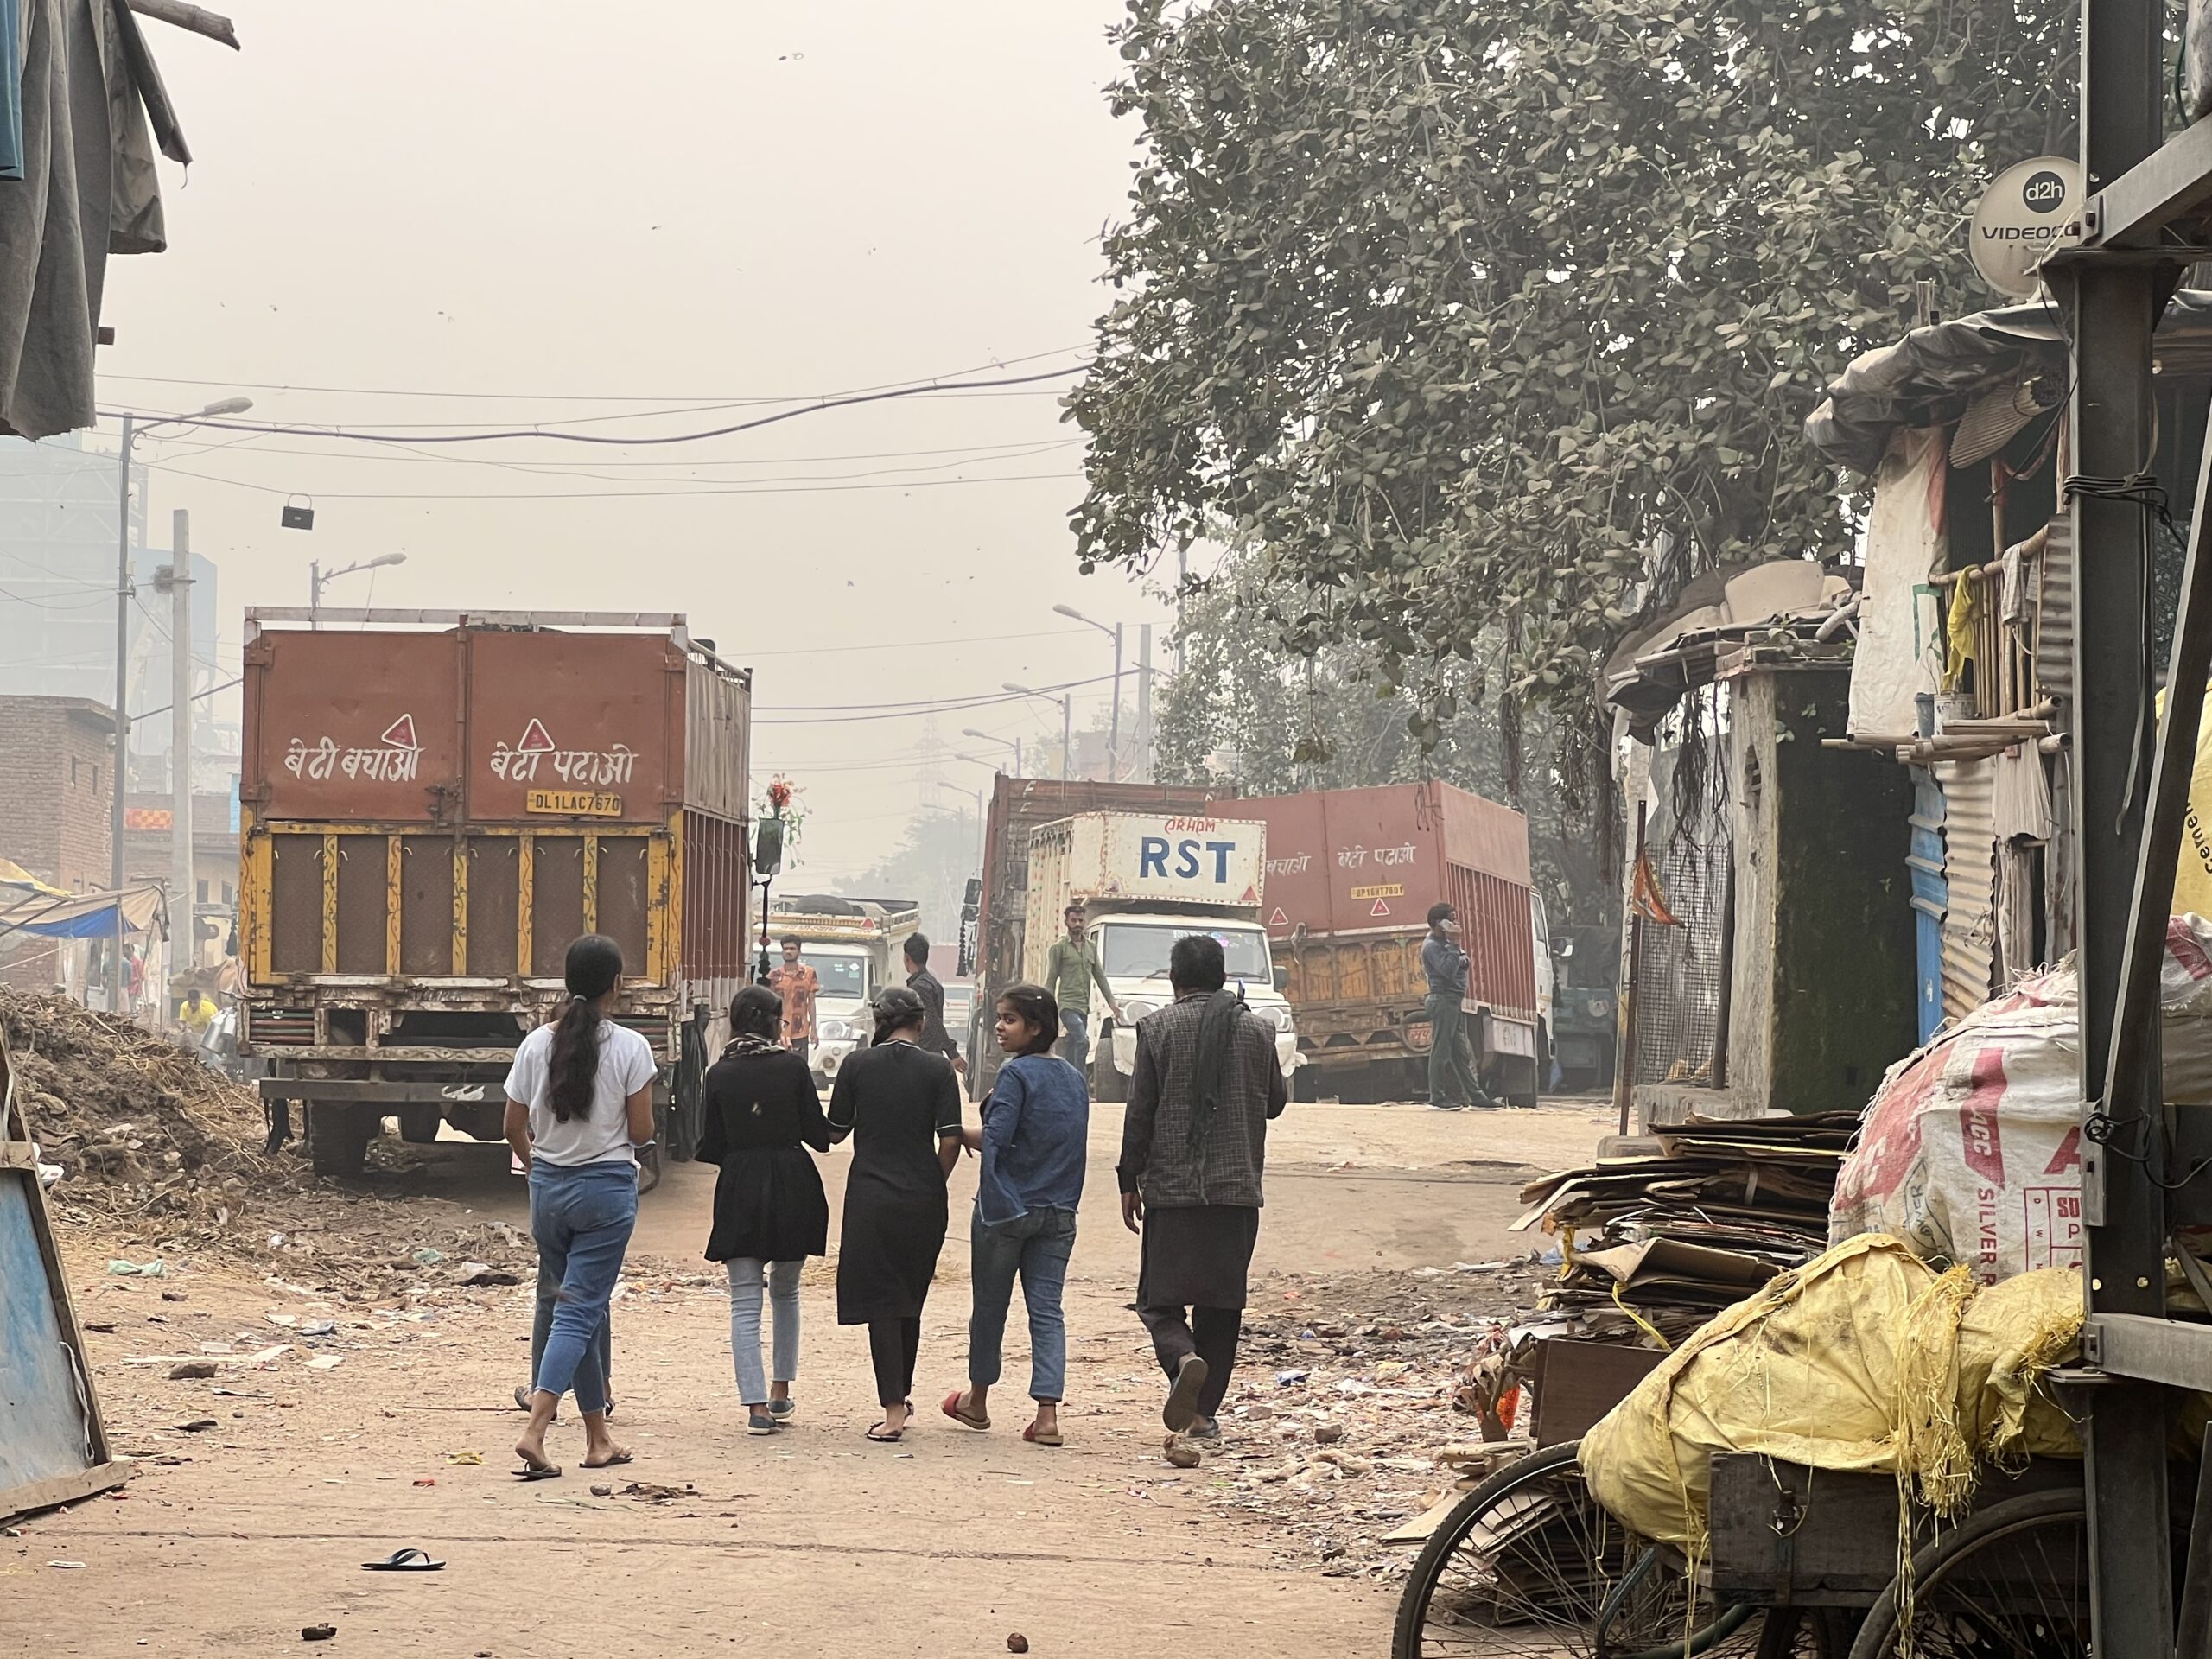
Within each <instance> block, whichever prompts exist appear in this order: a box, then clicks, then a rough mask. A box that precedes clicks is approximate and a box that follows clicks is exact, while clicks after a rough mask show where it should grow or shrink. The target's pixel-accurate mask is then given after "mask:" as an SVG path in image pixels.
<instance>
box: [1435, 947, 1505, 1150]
mask: <svg viewBox="0 0 2212 1659" xmlns="http://www.w3.org/2000/svg"><path fill="white" fill-rule="evenodd" d="M1421 971H1422V972H1423V973H1425V974H1426V975H1427V976H1428V1004H1427V1009H1428V1030H1429V1039H1428V1109H1429V1110H1431V1111H1433V1112H1456V1111H1459V1110H1461V1109H1463V1108H1465V1107H1468V1106H1481V1107H1494V1106H1496V1105H1497V1102H1496V1101H1495V1100H1493V1099H1491V1096H1490V1095H1489V1093H1488V1092H1487V1091H1486V1090H1484V1088H1483V1084H1482V1079H1481V1078H1480V1077H1478V1076H1477V1075H1476V1073H1475V1051H1474V1046H1473V1045H1472V1044H1471V1043H1470V1042H1469V1041H1468V1040H1467V1012H1466V1008H1465V1001H1466V995H1467V953H1466V952H1465V950H1461V949H1460V948H1459V912H1457V911H1456V910H1455V909H1453V907H1452V906H1451V905H1450V904H1448V903H1440V904H1434V905H1431V906H1429V907H1428V938H1427V940H1425V941H1424V942H1423V943H1422V944H1421Z"/></svg>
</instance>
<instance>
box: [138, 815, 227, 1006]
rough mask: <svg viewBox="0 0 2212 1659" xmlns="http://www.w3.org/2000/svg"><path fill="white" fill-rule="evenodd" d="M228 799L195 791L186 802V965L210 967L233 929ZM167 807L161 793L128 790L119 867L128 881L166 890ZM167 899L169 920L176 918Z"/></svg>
mask: <svg viewBox="0 0 2212 1659" xmlns="http://www.w3.org/2000/svg"><path fill="white" fill-rule="evenodd" d="M233 800H234V798H233V797H232V796H231V795H229V794H227V793H226V794H220V795H218V794H213V793H211V792H208V791H195V792H194V795H193V798H192V874H193V885H194V893H193V894H192V914H193V919H194V927H195V935H194V944H193V949H192V950H191V953H190V965H192V966H194V967H201V968H213V967H214V966H216V965H218V964H219V963H220V962H221V961H222V959H223V955H224V946H225V944H226V943H228V941H229V939H230V937H231V931H232V928H233V927H234V926H235V925H237V922H238V824H237V822H236V820H235V818H234V817H233V816H232V814H233V812H234V810H235V807H234V805H233ZM171 810H172V807H171V803H170V800H169V798H168V796H167V795H165V794H149V793H138V792H134V793H133V794H131V795H130V796H129V797H128V798H126V799H125V801H124V808H123V827H124V834H123V865H124V875H125V877H126V878H127V880H130V881H154V882H158V883H160V884H161V886H162V888H163V889H164V890H166V889H167V888H168V884H169V880H170V866H171V859H170V842H169V826H170V814H171ZM182 913H183V912H182V908H181V906H177V905H176V904H175V899H174V895H172V900H171V909H170V916H171V918H172V922H173V924H174V921H175V918H181V915H182Z"/></svg>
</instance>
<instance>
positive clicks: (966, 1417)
mask: <svg viewBox="0 0 2212 1659" xmlns="http://www.w3.org/2000/svg"><path fill="white" fill-rule="evenodd" d="M967 1397H968V1393H967V1390H966V1389H954V1390H953V1391H952V1392H951V1393H950V1394H948V1395H945V1396H944V1414H945V1415H946V1416H948V1417H950V1418H951V1419H952V1421H954V1422H956V1423H957V1424H959V1425H960V1427H963V1428H972V1429H974V1430H976V1432H977V1433H982V1432H983V1431H984V1430H985V1429H988V1427H990V1426H991V1414H990V1413H988V1412H984V1413H982V1414H980V1415H979V1414H976V1413H975V1412H971V1411H969V1410H967V1409H966V1408H964V1407H963V1406H962V1404H961V1403H960V1402H962V1401H963V1400H965V1399H966V1398H967Z"/></svg>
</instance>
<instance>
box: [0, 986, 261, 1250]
mask: <svg viewBox="0 0 2212 1659" xmlns="http://www.w3.org/2000/svg"><path fill="white" fill-rule="evenodd" d="M0 1026H4V1027H5V1028H6V1030H7V1033H8V1048H9V1054H10V1060H11V1062H12V1064H13V1066H14V1071H15V1092H16V1104H17V1106H18V1107H19V1108H20V1109H22V1113H23V1116H24V1117H25V1118H26V1119H27V1120H28V1122H29V1125H30V1132H31V1138H32V1139H33V1140H35V1141H37V1142H38V1144H39V1148H40V1153H41V1157H42V1158H43V1159H44V1160H45V1161H46V1162H48V1163H49V1164H58V1165H60V1166H61V1169H62V1171H63V1177H62V1179H63V1180H64V1182H65V1183H66V1185H67V1191H68V1192H69V1193H70V1195H71V1196H72V1197H73V1198H76V1199H79V1200H80V1201H85V1202H91V1203H96V1204H99V1205H101V1206H102V1207H104V1208H113V1209H122V1208H124V1207H129V1208H131V1209H137V1210H146V1211H156V1212H160V1211H172V1210H179V1209H184V1208H188V1207H190V1202H191V1199H192V1198H194V1195H196V1194H198V1193H200V1192H203V1191H205V1190H206V1189H208V1188H212V1187H216V1186H219V1185H221V1184H222V1182H223V1181H224V1180H225V1179H226V1178H227V1177H229V1176H232V1175H249V1174H251V1173H255V1172H257V1171H258V1170H259V1169H260V1168H261V1167H262V1166H263V1160H262V1159H261V1157H260V1154H259V1153H258V1151H257V1147H258V1144H259V1142H260V1141H261V1138H262V1116H261V1107H260V1103H259V1102H258V1101H257V1099H256V1097H255V1096H254V1095H253V1094H252V1093H251V1091H250V1090H245V1089H242V1088H240V1087H239V1086H238V1084H234V1083H232V1082H231V1081H229V1080H228V1079H227V1078H225V1077H220V1076H219V1075H218V1074H217V1073H215V1072H214V1071H210V1070H209V1069H208V1068H207V1066H206V1065H203V1064H202V1063H201V1062H200V1059H199V1058H197V1057H196V1056H194V1054H192V1053H191V1052H188V1051H187V1050H186V1049H184V1048H183V1047H181V1046H179V1045H178V1044H176V1043H174V1042H171V1041H169V1040H168V1039H165V1038H162V1037H161V1036H158V1035H156V1033H152V1032H149V1031H147V1030H145V1029H143V1027H138V1026H135V1025H132V1024H131V1023H130V1021H129V1020H119V1019H116V1018H114V1017H113V1016H111V1015H109V1014H96V1013H94V1012H93V1011H92V1010H91V1009H89V1008H86V1007H80V1006H79V1005H78V1004H77V1003H74V1002H73V1001H70V1000H69V999H68V998H67V997H63V996H54V995H27V994H25V993H22V992H20V991H12V990H9V989H7V988H5V987H0ZM96 1194H97V1196H96Z"/></svg>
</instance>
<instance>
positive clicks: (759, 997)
mask: <svg viewBox="0 0 2212 1659" xmlns="http://www.w3.org/2000/svg"><path fill="white" fill-rule="evenodd" d="M783 1012H784V1005H783V1001H782V999H781V998H779V996H778V995H776V994H775V993H774V992H773V991H771V990H768V989H766V988H763V987H761V986H758V985H753V986H747V988H745V989H744V990H741V991H740V992H739V993H738V994H737V995H736V996H735V997H734V998H733V999H732V1000H731V1002H730V1005H729V1028H730V1042H729V1046H728V1047H727V1048H725V1049H724V1050H723V1051H722V1057H721V1059H719V1060H717V1061H716V1062H715V1065H714V1066H713V1068H712V1069H711V1070H709V1071H708V1073H707V1077H706V1081H705V1082H704V1084H702V1085H701V1109H702V1116H703V1117H704V1119H705V1122H704V1124H703V1125H702V1128H701V1131H700V1135H699V1154H698V1155H699V1157H700V1159H701V1160H702V1161H704V1162H707V1163H710V1164H720V1165H721V1174H720V1175H719V1176H717V1177H716V1178H715V1225H714V1231H713V1232H712V1234H710V1235H709V1237H708V1239H707V1260H709V1262H721V1263H723V1264H724V1266H725V1267H726V1268H728V1273H729V1346H730V1355H731V1357H732V1358H733V1360H734V1362H735V1363H736V1366H737V1393H738V1398H740V1399H741V1400H742V1401H743V1402H745V1408H746V1412H747V1421H746V1433H748V1434H766V1433H771V1432H772V1431H773V1430H775V1429H778V1428H780V1427H783V1425H784V1424H785V1423H786V1422H788V1421H790V1420H791V1411H792V1406H791V1380H792V1378H793V1377H794V1376H796V1375H797V1374H798V1274H799V1268H801V1266H803V1265H804V1262H805V1259H806V1258H807V1257H808V1256H810V1255H823V1254H824V1253H825V1252H826V1250H827V1249H828V1245H829V1200H828V1199H827V1198H824V1197H823V1193H822V1175H821V1173H820V1172H819V1171H818V1170H817V1169H816V1168H815V1166H814V1160H813V1159H812V1158H811V1157H810V1156H808V1154H807V1153H806V1151H805V1148H806V1147H813V1148H814V1149H815V1150H816V1151H817V1152H827V1151H829V1124H828V1122H825V1121H824V1120H823V1116H822V1100H821V1097H820V1096H818V1095H817V1094H816V1093H815V1092H814V1079H813V1078H812V1077H810V1076H809V1075H808V1072H807V1068H806V1062H805V1061H804V1060H803V1059H801V1058H799V1057H798V1055H797V1054H795V1053H793V1052H791V1050H790V1049H788V1048H785V1047H784V1046H783V1045H782V1044H781V1043H780V1042H779V1041H778V1040H777V1038H778V1034H779V1031H780V1029H781V1027H782V1020H783ZM764 1279H765V1280H766V1284H767V1289H768V1300H769V1301H770V1303H771V1304H772V1306H773V1307H774V1309H775V1325H776V1335H775V1362H776V1375H775V1377H774V1379H773V1381H772V1382H770V1381H769V1380H768V1379H767V1378H766V1374H765V1373H764V1372H763V1370H762V1368H761V1364H760V1288H761V1283H762V1281H763V1280H764Z"/></svg>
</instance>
